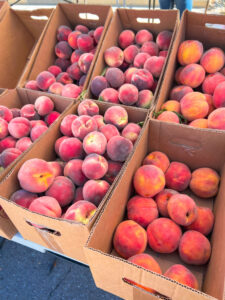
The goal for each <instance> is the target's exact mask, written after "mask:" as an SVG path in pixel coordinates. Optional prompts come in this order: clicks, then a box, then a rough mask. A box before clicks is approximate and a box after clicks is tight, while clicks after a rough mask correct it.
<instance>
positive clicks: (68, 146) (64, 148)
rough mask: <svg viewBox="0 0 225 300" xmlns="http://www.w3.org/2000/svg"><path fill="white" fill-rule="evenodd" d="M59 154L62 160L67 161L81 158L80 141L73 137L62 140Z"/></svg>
mask: <svg viewBox="0 0 225 300" xmlns="http://www.w3.org/2000/svg"><path fill="white" fill-rule="evenodd" d="M59 156H60V158H61V159H62V160H63V161H69V160H71V159H73V158H82V156H83V147H82V143H81V141H80V140H79V139H77V138H75V137H71V138H66V139H65V140H63V141H62V142H61V143H60V146H59Z"/></svg>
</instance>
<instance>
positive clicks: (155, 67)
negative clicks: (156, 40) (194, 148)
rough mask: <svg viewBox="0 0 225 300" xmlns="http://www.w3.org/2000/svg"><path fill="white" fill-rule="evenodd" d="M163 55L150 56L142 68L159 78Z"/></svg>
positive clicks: (163, 59)
mask: <svg viewBox="0 0 225 300" xmlns="http://www.w3.org/2000/svg"><path fill="white" fill-rule="evenodd" d="M165 60H166V59H165V57H163V56H151V57H149V58H148V59H147V60H146V62H145V64H144V69H146V70H148V71H149V72H150V73H151V74H152V75H153V76H154V77H155V78H159V77H160V75H161V72H162V69H163V66H164V63H165Z"/></svg>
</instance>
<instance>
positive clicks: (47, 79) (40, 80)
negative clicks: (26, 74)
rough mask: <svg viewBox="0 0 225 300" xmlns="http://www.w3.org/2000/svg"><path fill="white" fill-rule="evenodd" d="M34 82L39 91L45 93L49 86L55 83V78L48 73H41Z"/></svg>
mask: <svg viewBox="0 0 225 300" xmlns="http://www.w3.org/2000/svg"><path fill="white" fill-rule="evenodd" d="M36 81H37V85H38V87H39V89H41V90H44V91H47V90H48V88H49V87H50V85H52V84H53V83H54V82H55V76H54V75H52V73H50V72H48V71H43V72H41V73H39V74H38V76H37V78H36Z"/></svg>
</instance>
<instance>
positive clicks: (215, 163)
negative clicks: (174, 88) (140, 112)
mask: <svg viewBox="0 0 225 300" xmlns="http://www.w3.org/2000/svg"><path fill="white" fill-rule="evenodd" d="M215 149H216V153H215ZM156 150H157V151H162V152H164V153H166V154H167V155H168V157H169V158H170V160H171V161H180V162H184V163H186V164H187V165H188V166H189V167H190V168H191V170H194V169H196V168H199V167H210V168H213V169H215V170H217V171H218V172H219V173H220V176H221V182H220V188H219V192H218V195H217V197H216V199H215V200H214V201H212V199H206V200H203V199H200V198H197V197H196V196H195V198H194V199H195V200H196V202H197V204H198V205H199V204H200V205H201V206H208V207H212V205H213V211H214V214H215V225H214V229H213V233H212V236H211V239H210V240H211V245H212V254H211V259H210V261H209V263H208V265H206V266H191V265H186V266H187V267H188V268H189V269H190V270H191V271H192V272H193V273H194V274H195V276H196V278H197V280H198V282H199V286H200V288H201V290H202V292H200V291H197V290H194V289H191V288H189V287H187V286H184V285H182V284H179V283H177V282H175V281H173V280H170V279H168V278H166V277H164V276H161V275H159V274H156V273H154V272H151V271H148V270H146V269H144V268H142V267H139V266H137V265H134V264H132V263H130V262H128V261H126V260H125V259H123V258H121V257H118V254H116V252H115V250H114V249H113V246H112V241H113V234H114V231H115V229H116V227H117V225H118V224H119V223H120V222H121V221H122V220H124V216H125V214H126V204H127V201H128V200H129V199H130V197H131V196H132V193H133V192H134V191H133V188H132V180H133V176H134V173H135V172H136V170H137V169H138V168H139V167H140V166H141V164H142V161H143V159H144V158H145V156H146V155H147V154H148V153H149V152H151V151H156ZM224 162H225V139H222V138H221V134H219V133H217V134H215V133H214V132H207V133H203V132H201V131H196V130H194V129H193V128H190V129H189V128H187V127H185V128H183V127H177V126H176V125H175V124H173V123H163V122H158V121H155V120H150V121H149V124H147V125H146V127H145V129H144V132H143V134H142V136H141V138H140V140H139V143H138V145H137V147H136V149H135V152H134V154H133V155H132V157H131V159H130V160H129V161H128V163H127V166H126V169H125V171H124V172H123V174H122V176H121V178H120V180H119V181H118V184H117V186H116V187H115V189H114V191H113V192H112V194H111V197H110V198H109V200H108V201H107V203H106V205H105V207H104V208H103V210H102V212H101V214H100V215H99V217H98V219H97V221H96V223H95V226H94V227H93V229H92V232H91V234H90V237H89V239H88V242H87V244H86V247H85V253H86V256H87V260H88V263H89V266H90V268H91V272H92V275H93V277H94V280H95V283H96V285H97V287H99V288H102V289H104V290H106V291H108V292H111V293H112V294H115V295H117V296H119V297H121V298H124V299H135V300H144V299H146V300H147V299H148V300H149V299H160V298H162V299H165V297H166V299H171V300H181V299H182V300H203V299H204V300H207V299H215V298H216V299H219V300H222V299H223V296H224V288H225V287H224V285H225V282H224V280H225V251H224V249H225V201H224V198H225V193H224V189H225V166H224ZM147 253H150V254H151V255H153V257H155V259H156V260H157V261H158V263H159V265H160V267H161V269H162V272H163V273H164V272H165V271H166V270H167V268H168V267H169V266H171V265H172V264H175V263H182V261H181V260H180V258H179V256H178V253H176V252H175V253H172V254H167V255H164V254H157V253H155V252H153V251H151V250H150V249H149V247H148V248H147ZM182 264H183V263H182ZM124 278H127V279H129V280H132V281H133V282H135V283H137V284H140V285H142V286H145V287H148V288H152V289H154V290H156V291H157V292H158V293H159V294H161V295H163V297H161V296H160V295H159V294H158V295H153V294H151V293H148V292H146V291H144V290H143V289H141V288H138V287H135V286H134V285H131V284H128V283H127V282H125V281H124V280H123V279H124ZM209 295H210V296H212V297H210V296H209Z"/></svg>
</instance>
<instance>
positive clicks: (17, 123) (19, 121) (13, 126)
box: [8, 117, 31, 139]
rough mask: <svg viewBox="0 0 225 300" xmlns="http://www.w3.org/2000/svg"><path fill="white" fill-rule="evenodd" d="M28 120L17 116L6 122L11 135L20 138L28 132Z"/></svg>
mask: <svg viewBox="0 0 225 300" xmlns="http://www.w3.org/2000/svg"><path fill="white" fill-rule="evenodd" d="M30 128H31V126H30V122H29V120H27V119H26V118H23V117H18V118H14V119H12V120H11V121H10V122H9V124H8V130H9V133H10V134H11V136H12V137H14V138H16V139H20V138H22V137H24V136H28V135H29V133H30Z"/></svg>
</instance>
